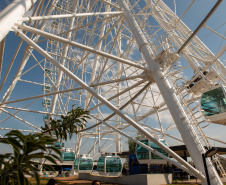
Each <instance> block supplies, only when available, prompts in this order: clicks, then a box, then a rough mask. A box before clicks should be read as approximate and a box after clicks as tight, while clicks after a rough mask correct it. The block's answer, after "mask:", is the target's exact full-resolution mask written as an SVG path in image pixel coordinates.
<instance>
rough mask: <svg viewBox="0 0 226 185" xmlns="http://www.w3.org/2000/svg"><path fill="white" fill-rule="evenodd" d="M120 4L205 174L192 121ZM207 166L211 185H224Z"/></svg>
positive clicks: (138, 28) (149, 66) (120, 2)
mask: <svg viewBox="0 0 226 185" xmlns="http://www.w3.org/2000/svg"><path fill="white" fill-rule="evenodd" d="M118 4H119V5H120V7H121V8H122V9H123V10H124V16H125V18H126V21H127V24H128V25H129V27H130V30H131V32H132V33H133V35H134V38H135V39H136V41H137V44H138V45H139V47H140V48H139V49H140V51H141V53H142V54H143V57H144V59H145V61H146V63H147V65H148V68H149V69H150V70H152V74H153V77H154V79H155V82H156V84H157V85H158V88H159V90H160V92H161V94H162V96H163V98H164V100H165V102H166V104H167V107H168V109H169V111H170V113H171V115H172V117H173V119H174V122H175V124H176V125H177V128H178V130H179V132H180V133H181V136H182V138H183V140H184V142H185V145H186V147H187V149H188V151H189V153H190V156H191V157H192V160H193V161H194V163H195V166H196V168H197V169H198V170H200V171H201V172H202V173H203V174H205V169H204V165H203V162H202V154H203V153H205V149H204V147H203V146H202V144H201V142H200V141H199V138H198V136H197V134H196V132H195V130H194V128H193V126H192V125H191V123H190V121H189V120H188V117H187V115H186V113H185V112H184V110H183V107H182V106H181V104H180V102H179V100H178V99H177V97H176V95H175V93H174V91H173V89H172V88H171V86H170V84H169V82H168V81H167V79H166V78H165V76H164V74H163V72H162V71H161V68H160V65H159V63H158V62H156V61H154V60H153V58H152V51H151V48H150V47H148V44H147V43H148V42H147V40H146V38H145V36H144V35H143V33H142V31H141V29H140V27H139V25H138V23H137V22H136V20H135V18H134V16H133V15H132V13H131V12H130V10H129V7H128V5H127V3H126V2H125V1H124V0H118ZM207 166H208V170H209V176H210V181H211V184H213V185H218V184H219V185H222V182H221V180H220V178H219V175H218V174H217V172H216V170H215V168H214V166H213V164H212V162H211V161H210V160H207ZM201 180H202V184H207V181H206V179H204V178H203V179H201Z"/></svg>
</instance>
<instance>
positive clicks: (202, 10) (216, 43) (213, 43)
mask: <svg viewBox="0 0 226 185" xmlns="http://www.w3.org/2000/svg"><path fill="white" fill-rule="evenodd" d="M10 2H11V1H10V0H2V1H1V3H0V10H2V9H3V8H4V7H5V6H6V5H8V4H9V3H10ZM165 2H166V4H167V5H168V6H169V7H170V8H171V9H174V6H173V1H168V0H167V1H165ZM176 3H177V7H176V12H177V15H178V16H179V17H180V16H181V14H182V13H183V12H184V10H185V9H186V7H187V6H188V5H189V4H190V3H191V1H187V0H177V1H176ZM215 3H216V1H213V0H199V1H195V3H194V4H193V6H192V7H191V9H190V10H189V11H188V12H187V14H185V16H184V17H183V18H182V20H183V21H184V22H185V23H186V24H187V26H188V27H189V28H190V29H191V30H193V31H194V30H195V29H196V27H197V26H198V25H199V24H200V22H201V21H202V20H203V19H204V17H205V16H206V15H207V13H208V12H209V11H210V9H211V8H212V7H213V6H214V4H215ZM225 9H226V1H223V2H222V3H221V5H220V7H219V8H218V9H217V10H216V12H215V13H214V14H213V15H212V17H211V18H210V19H209V21H208V22H207V23H206V25H207V26H209V27H210V28H212V29H216V28H217V27H219V26H221V25H222V24H223V23H224V22H225V17H226V11H225ZM225 30H226V24H224V25H223V26H221V28H219V29H218V30H217V32H219V33H220V34H222V35H224V34H225ZM209 33H210V31H209V30H207V29H206V28H202V29H201V31H200V32H199V33H198V34H197V36H198V37H199V38H200V39H202V38H204V37H205V36H206V35H208V34H209ZM19 41H20V39H19V38H18V37H15V36H14V33H12V32H10V33H9V35H8V36H7V37H6V46H5V56H4V62H5V63H3V69H2V74H1V80H2V77H3V76H4V73H5V71H6V69H7V67H8V65H7V63H9V62H10V60H11V58H12V53H13V52H14V51H15V49H16V47H17V45H18V43H19ZM202 41H203V42H204V43H205V44H206V45H207V46H208V47H209V48H210V50H211V51H212V52H213V53H217V51H218V50H219V47H222V46H223V45H224V44H225V41H224V42H223V43H222V38H220V37H219V36H217V35H216V34H214V33H212V34H210V35H209V36H207V37H205V38H204V39H202ZM24 47H25V45H22V48H24ZM21 57H22V53H21V54H19V56H18V58H17V60H18V61H20V59H21ZM221 59H222V60H226V57H225V55H223V56H222V57H221ZM32 62H34V61H32ZM17 67H18V66H17V65H15V66H13V68H12V70H11V73H12V74H13V73H15V71H16V70H17ZM26 68H27V69H28V68H29V64H28V65H27V66H26ZM37 70H38V69H37ZM28 75H29V77H30V79H31V80H33V79H34V80H35V81H37V79H39V82H40V83H42V77H39V76H37V75H38V73H37V74H36V73H33V74H29V73H28ZM187 75H189V74H187ZM12 77H13V76H9V78H8V79H7V81H6V85H5V86H4V88H3V90H2V92H1V93H0V95H1V96H3V95H4V93H5V90H6V88H7V87H8V85H9V84H10V82H11V80H12ZM19 83H22V82H19ZM15 90H16V92H17V93H16V94H12V96H11V97H10V99H11V100H14V99H18V98H20V97H24V94H26V93H27V89H26V88H24V89H21V88H17V87H16V89H15ZM31 94H33V95H36V94H42V89H41V88H34V89H31V90H30V92H29V96H30V95H31ZM10 106H13V105H10ZM33 106H35V107H36V108H40V110H42V106H41V105H40V104H34V105H33ZM20 107H23V105H22V103H21V104H20ZM20 114H21V115H22V114H23V113H20ZM4 116H6V115H5V114H4V113H3V114H2V117H3V118H4ZM12 120H14V121H13V122H10V123H9V125H8V127H10V124H13V125H14V126H15V125H16V124H18V121H17V120H16V119H12ZM28 120H31V121H32V122H35V123H36V125H37V126H38V125H40V123H41V122H42V117H40V116H38V115H32V116H31V117H30V118H28ZM34 120H35V121H34ZM0 126H1V124H0ZM214 127H216V125H212V126H210V127H208V129H207V130H206V131H207V133H208V134H207V135H210V136H216V137H218V136H217V135H218V134H219V136H221V135H224V132H225V128H224V127H222V126H219V125H217V127H218V131H217V132H215V133H213V132H212V128H214ZM222 139H224V140H226V138H225V137H223V138H222ZM69 145H72V144H71V143H70V144H69ZM69 145H68V147H70V146H69Z"/></svg>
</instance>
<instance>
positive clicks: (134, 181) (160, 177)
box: [78, 173, 173, 185]
mask: <svg viewBox="0 0 226 185" xmlns="http://www.w3.org/2000/svg"><path fill="white" fill-rule="evenodd" d="M78 179H79V180H91V181H93V180H99V181H101V182H110V183H117V184H123V185H138V184H139V185H157V184H172V182H173V179H172V174H166V173H165V174H137V175H128V176H102V175H98V174H95V173H92V174H91V173H79V176H78Z"/></svg>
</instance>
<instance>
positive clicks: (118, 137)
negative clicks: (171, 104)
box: [115, 23, 122, 153]
mask: <svg viewBox="0 0 226 185" xmlns="http://www.w3.org/2000/svg"><path fill="white" fill-rule="evenodd" d="M119 25H120V23H119ZM117 43H118V53H117V56H118V57H120V56H121V47H122V43H121V31H120V30H119V34H118V38H117ZM121 70H122V64H121V63H117V71H118V72H119V71H121ZM121 76H122V74H121V73H118V74H117V79H120V78H121ZM120 89H121V83H118V84H117V93H120ZM120 100H121V99H120V96H118V97H117V99H116V101H117V108H118V109H119V108H120ZM116 121H117V128H120V127H121V117H120V116H119V115H116ZM115 137H116V152H117V153H121V152H122V140H121V134H120V133H118V132H116V136H115Z"/></svg>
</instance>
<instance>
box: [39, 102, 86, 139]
mask: <svg viewBox="0 0 226 185" xmlns="http://www.w3.org/2000/svg"><path fill="white" fill-rule="evenodd" d="M73 107H74V106H73ZM88 114H89V111H85V110H84V109H82V108H80V107H78V108H76V109H72V110H71V111H69V112H68V113H67V115H66V116H61V119H58V120H53V119H51V118H50V123H49V125H48V124H45V127H41V128H42V130H43V131H44V132H45V133H46V132H48V133H49V134H50V135H51V136H56V137H57V138H60V139H61V140H65V141H66V140H67V137H68V135H69V138H70V139H71V138H72V135H73V134H74V133H77V131H78V128H79V127H80V128H82V129H83V128H84V127H85V123H86V122H87V118H88V119H90V117H89V116H87V115H88Z"/></svg>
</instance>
